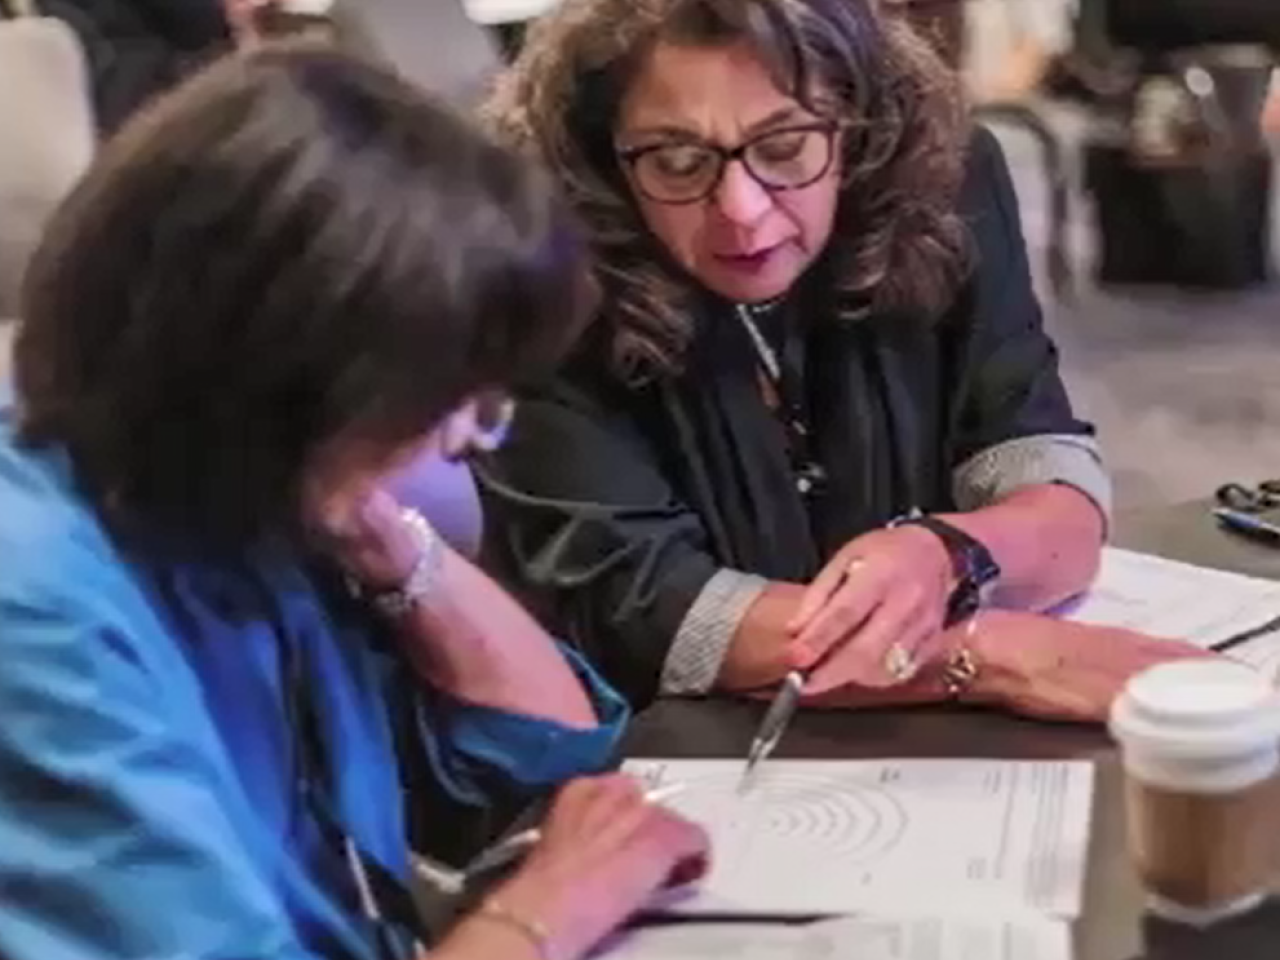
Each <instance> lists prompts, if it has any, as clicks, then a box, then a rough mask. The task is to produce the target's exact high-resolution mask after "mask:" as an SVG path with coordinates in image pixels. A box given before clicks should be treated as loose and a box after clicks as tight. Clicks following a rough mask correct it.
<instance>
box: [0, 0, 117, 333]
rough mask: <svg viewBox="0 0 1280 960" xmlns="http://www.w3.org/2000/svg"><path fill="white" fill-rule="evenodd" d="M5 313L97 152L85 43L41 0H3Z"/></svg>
mask: <svg viewBox="0 0 1280 960" xmlns="http://www.w3.org/2000/svg"><path fill="white" fill-rule="evenodd" d="M0 131H3V133H2V134H0V317H7V316H16V315H17V314H18V313H19V305H18V299H19V290H20V288H21V285H22V274H23V272H24V270H25V269H26V264H27V261H28V259H30V256H31V252H32V251H33V250H34V249H35V247H36V245H37V244H38V243H39V240H40V236H41V234H42V233H43V232H44V226H45V223H46V221H47V220H48V218H49V216H50V214H52V212H53V211H54V209H55V208H56V207H57V206H58V204H59V203H60V202H61V201H62V199H63V197H64V196H66V194H67V193H68V192H69V191H70V189H71V187H72V186H73V185H74V184H75V182H76V181H77V180H78V179H79V178H80V175H81V174H82V173H83V172H84V170H85V168H86V167H87V166H88V165H89V162H90V160H91V159H92V157H93V152H94V142H95V136H96V133H95V129H94V121H93V104H92V99H91V95H90V91H89V79H88V71H87V70H86V67H85V62H84V54H83V51H82V49H81V47H80V42H79V40H78V39H77V37H76V35H75V33H74V32H73V31H72V30H71V28H70V27H69V26H67V25H66V24H65V23H63V22H62V21H61V20H57V19H54V18H52V17H44V16H40V15H39V10H38V7H37V4H36V2H35V0H0Z"/></svg>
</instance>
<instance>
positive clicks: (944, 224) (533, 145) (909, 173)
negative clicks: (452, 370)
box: [485, 0, 971, 379]
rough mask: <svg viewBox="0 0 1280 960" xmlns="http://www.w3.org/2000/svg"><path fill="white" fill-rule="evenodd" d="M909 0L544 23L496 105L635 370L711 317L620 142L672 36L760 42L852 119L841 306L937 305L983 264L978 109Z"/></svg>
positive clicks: (651, 6) (779, 2)
mask: <svg viewBox="0 0 1280 960" xmlns="http://www.w3.org/2000/svg"><path fill="white" fill-rule="evenodd" d="M904 9H908V8H905V6H904V5H903V4H901V3H893V4H890V3H887V2H883V0H644V2H639V0H561V2H560V3H559V4H558V5H557V6H556V8H555V10H553V11H552V12H550V13H548V14H547V15H546V16H545V17H543V18H541V19H540V20H539V21H538V23H537V24H536V25H535V27H534V28H533V29H532V30H531V31H530V33H529V37H528V39H527V40H526V42H525V44H524V46H523V48H522V50H521V53H520V55H519V57H518V58H517V59H516V62H515V64H514V65H513V66H512V67H511V69H509V70H508V71H506V73H505V74H504V75H503V76H502V77H500V78H499V80H498V83H497V85H496V88H495V90H494V91H493V94H492V95H491V97H490V99H489V102H488V104H487V105H486V108H485V112H486V114H487V117H488V120H489V122H490V124H491V126H492V127H493V128H494V129H495V130H496V131H497V132H498V133H499V135H500V136H502V138H503V139H504V140H505V141H506V142H508V143H512V144H514V145H516V146H519V147H521V148H523V149H525V150H526V151H528V152H529V153H531V154H532V155H534V156H536V157H537V158H538V159H539V160H541V161H542V162H543V163H544V164H545V165H546V166H547V167H548V168H549V169H550V170H551V172H552V173H553V175H554V176H555V177H556V179H557V180H558V181H559V183H560V186H561V188H562V190H563V191H564V193H565V195H566V196H567V197H568V198H569V200H570V201H571V202H572V203H573V205H574V207H575V208H576V210H577V211H578V214H579V217H580V218H581V221H582V222H583V224H584V226H585V228H586V232H587V235H588V238H589V241H590V243H591V245H592V247H593V252H594V254H595V271H596V274H597V277H598V279H599V283H600V286H601V288H602V290H603V293H604V302H605V307H606V312H605V315H604V317H603V319H604V326H603V327H602V329H601V332H602V333H603V334H604V335H605V339H606V341H607V342H608V347H609V354H610V357H611V359H612V361H613V365H614V367H615V368H616V370H617V371H618V372H619V373H620V374H622V375H623V376H624V378H626V379H641V378H646V377H648V376H650V375H651V374H653V373H654V372H657V373H660V374H665V373H672V372H675V371H676V370H678V369H679V368H680V366H681V364H682V362H683V359H684V353H685V351H686V349H687V347H688V345H689V343H690V341H691V340H692V339H693V336H694V328H695V324H694V321H693V318H694V317H696V316H697V310H696V304H697V297H696V294H695V293H694V291H693V290H692V289H691V285H690V284H689V283H688V282H687V280H686V279H685V278H684V277H683V276H680V275H679V274H678V271H673V270H672V269H670V268H669V264H668V259H667V257H666V256H665V255H664V252H663V251H662V250H661V249H660V244H658V242H657V241H656V240H655V239H654V238H653V237H652V235H651V234H650V232H649V230H648V228H647V227H646V226H645V225H644V222H643V218H642V217H641V216H640V214H639V212H638V210H637V209H636V205H635V203H634V201H633V199H632V197H631V193H630V190H629V189H628V187H627V184H626V180H625V178H624V177H623V175H622V172H621V169H620V167H619V164H618V160H617V157H616V155H615V151H614V146H613V135H614V127H615V125H616V123H617V119H618V113H619V110H620V106H621V103H622V101H623V99H624V97H625V95H626V92H627V89H628V88H629V86H630V84H631V83H632V81H633V80H634V78H635V76H636V74H637V73H638V72H639V70H640V69H641V68H642V66H643V64H644V62H645V58H646V57H648V56H649V54H650V53H651V51H652V50H653V48H654V47H655V46H656V45H657V44H659V43H662V42H672V43H678V44H686V45H695V46H704V45H705V46H719V45H725V44H728V43H732V42H734V41H737V40H743V41H746V42H747V43H749V44H750V45H751V46H752V47H753V49H754V50H755V51H756V53H757V54H758V55H759V56H760V57H761V59H762V60H763V61H764V62H765V64H766V66H767V67H768V68H769V69H770V70H771V71H772V73H773V74H774V78H775V80H776V81H777V84H778V86H779V88H780V89H782V90H783V91H785V92H787V93H788V94H789V95H792V96H794V97H795V98H796V99H798V100H799V101H800V102H801V103H803V104H805V105H806V106H808V107H809V108H810V109H812V110H813V111H814V112H815V113H818V114H820V115H830V116H832V117H833V118H834V119H837V120H839V121H841V123H842V125H844V126H845V127H846V132H845V136H844V138H843V142H844V179H845V183H844V186H843V189H842V190H841V197H840V205H839V208H838V210H837V214H836V226H835V233H834V235H833V237H832V239H831V242H830V244H829V245H828V249H827V252H826V254H825V255H824V257H823V261H824V264H825V266H826V268H827V269H826V274H825V275H826V276H827V277H828V278H829V281H830V286H831V290H830V293H831V295H832V296H833V298H834V299H835V301H836V304H835V305H836V309H837V312H838V313H841V314H843V315H844V316H845V317H846V318H847V319H853V318H856V317H857V316H860V315H861V313H862V311H863V308H864V307H865V306H866V305H867V304H868V303H870V304H871V305H872V306H873V307H874V308H875V309H876V311H877V312H880V311H891V312H894V313H902V314H905V315H908V316H916V317H921V318H927V319H930V320H932V319H934V318H936V317H938V316H940V315H941V314H943V313H944V312H945V310H946V309H947V308H948V307H949V306H950V305H951V303H952V302H953V301H954V298H955V296H956V293H957V291H958V290H959V289H960V287H961V285H962V283H963V282H964V280H965V279H966V277H967V275H968V271H969V269H970V267H971V259H970V253H971V251H970V249H969V245H968V237H967V234H966V233H965V230H964V226H963V224H962V222H961V220H960V217H959V215H958V213H957V210H956V198H957V195H958V192H959V187H960V183H961V180H962V176H963V171H964V159H965V150H966V146H967V144H968V140H969V132H968V117H967V114H966V113H965V110H964V107H963V103H962V101H961V97H960V91H959V86H958V82H957V81H956V78H955V77H954V75H952V74H951V73H950V72H949V71H948V70H947V68H946V67H945V65H944V64H943V62H942V60H941V59H940V58H939V57H938V55H937V53H936V51H935V50H934V49H933V48H932V47H931V45H930V44H929V43H928V42H926V41H925V40H924V39H923V38H921V37H920V36H919V35H917V33H916V32H915V31H914V30H913V29H912V27H911V25H910V23H909V22H908V20H907V18H906V17H904V16H903V15H902V13H903V10H904ZM818 89H823V90H825V93H826V94H827V96H826V97H825V98H823V100H824V101H826V102H818V100H817V99H816V98H815V93H816V92H817V90H818ZM831 101H834V102H831Z"/></svg>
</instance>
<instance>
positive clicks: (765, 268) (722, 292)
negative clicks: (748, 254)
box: [698, 250, 804, 303]
mask: <svg viewBox="0 0 1280 960" xmlns="http://www.w3.org/2000/svg"><path fill="white" fill-rule="evenodd" d="M803 272H804V264H800V263H797V262H796V258H795V257H793V256H791V255H790V254H789V251H786V250H780V251H777V252H776V253H774V254H773V255H772V256H771V257H769V258H768V260H767V261H766V262H763V263H761V262H751V261H746V262H742V263H737V262H734V261H729V260H721V261H717V262H715V263H711V264H707V265H705V266H704V267H703V269H702V270H700V271H698V280H699V281H701V283H702V284H703V285H704V286H706V287H707V288H708V289H709V290H711V291H712V292H713V293H716V294H718V295H719V296H721V297H724V298H725V299H726V300H732V301H733V302H735V303H763V302H765V301H767V300H776V299H777V298H778V297H781V296H783V295H784V294H785V293H786V292H787V291H788V290H790V289H791V287H792V286H793V285H794V284H795V282H796V280H797V279H798V278H799V276H800V274H801V273H803Z"/></svg>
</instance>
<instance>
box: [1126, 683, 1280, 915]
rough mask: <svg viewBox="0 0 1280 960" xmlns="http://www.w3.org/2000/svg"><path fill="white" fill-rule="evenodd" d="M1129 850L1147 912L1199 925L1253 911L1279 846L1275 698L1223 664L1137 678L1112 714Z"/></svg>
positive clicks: (1279, 699)
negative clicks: (1123, 776)
mask: <svg viewBox="0 0 1280 960" xmlns="http://www.w3.org/2000/svg"><path fill="white" fill-rule="evenodd" d="M1111 732H1112V734H1113V735H1114V736H1115V738H1116V740H1117V741H1118V742H1119V744H1120V747H1121V755H1122V758H1123V762H1124V768H1125V772H1126V781H1127V782H1126V800H1127V811H1128V818H1129V819H1128V826H1129V847H1130V853H1131V855H1132V856H1133V857H1134V859H1135V861H1136V864H1137V867H1138V872H1139V874H1140V875H1141V877H1142V880H1143V883H1144V885H1145V887H1146V889H1147V896H1148V904H1149V906H1150V908H1151V910H1152V911H1153V912H1155V913H1157V914H1160V915H1162V916H1165V917H1167V918H1169V919H1173V920H1177V921H1180V922H1185V923H1192V924H1196V925H1206V924H1209V923H1213V922H1215V921H1217V920H1220V919H1223V918H1225V917H1228V916H1233V915H1236V914H1239V913H1242V912H1245V911H1247V910H1249V909H1252V908H1253V907H1254V906H1256V905H1257V904H1258V902H1259V901H1261V900H1262V898H1263V897H1264V896H1265V895H1266V891H1267V887H1268V885H1269V882H1270V880H1271V879H1272V878H1273V877H1274V875H1275V868H1276V865H1277V864H1276V860H1277V857H1276V854H1277V852H1280V844H1277V842H1276V834H1277V832H1280V790H1278V789H1277V786H1278V785H1280V696H1277V693H1276V690H1275V688H1274V687H1273V686H1272V684H1271V682H1270V680H1269V679H1268V678H1267V677H1265V676H1263V675H1262V674H1261V673H1259V672H1257V671H1256V670H1254V669H1253V668H1251V667H1249V666H1247V665H1245V664H1242V663H1237V662H1235V661H1231V660H1225V659H1224V660H1212V659H1204V660H1183V661H1176V662H1171V663H1166V664H1161V665H1159V666H1156V667H1152V668H1151V669H1150V670H1147V671H1145V672H1144V673H1142V674H1140V675H1139V676H1137V677H1135V678H1133V679H1132V680H1131V681H1130V682H1129V684H1128V686H1127V687H1126V688H1125V691H1124V693H1123V694H1122V695H1121V696H1120V697H1119V698H1118V699H1117V700H1116V703H1115V705H1114V706H1113V708H1112V711H1111Z"/></svg>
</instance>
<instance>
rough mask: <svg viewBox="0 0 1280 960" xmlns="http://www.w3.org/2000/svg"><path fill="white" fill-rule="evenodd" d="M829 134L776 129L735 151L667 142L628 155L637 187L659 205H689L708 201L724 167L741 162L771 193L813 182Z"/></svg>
mask: <svg viewBox="0 0 1280 960" xmlns="http://www.w3.org/2000/svg"><path fill="white" fill-rule="evenodd" d="M832 139H833V131H832V130H831V129H830V128H828V127H797V128H792V129H786V130H776V131H774V132H772V133H766V134H763V135H762V136H759V137H756V138H754V139H752V140H749V141H747V142H746V143H744V144H743V145H742V146H740V147H738V148H737V149H735V150H725V149H723V148H720V147H716V146H713V145H711V144H706V143H695V142H689V143H669V144H662V145H655V146H652V147H645V148H642V149H640V150H636V151H633V152H632V153H631V155H630V159H631V163H632V169H633V171H634V176H635V179H636V183H637V185H638V186H639V188H640V190H641V191H642V192H643V193H644V194H646V195H647V196H649V197H650V198H652V199H654V200H657V201H659V202H663V203H689V202H693V201H695V200H701V199H704V198H705V197H707V196H708V195H709V194H710V193H711V192H712V191H713V190H714V189H715V188H716V186H717V184H719V182H720V179H721V177H722V176H723V175H724V169H725V166H726V164H727V163H728V162H729V161H730V160H732V159H741V161H742V162H743V164H744V165H745V166H746V168H747V172H748V173H750V174H751V176H752V177H753V178H755V180H756V181H758V182H759V183H760V184H762V185H763V186H765V187H769V188H772V189H776V190H795V189H797V188H799V187H805V186H808V185H809V184H811V183H813V182H814V181H816V180H818V179H819V178H821V177H822V176H823V174H825V173H826V172H827V170H828V169H829V168H830V166H831V160H832V153H833V148H832Z"/></svg>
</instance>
